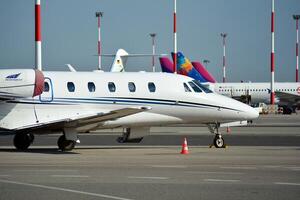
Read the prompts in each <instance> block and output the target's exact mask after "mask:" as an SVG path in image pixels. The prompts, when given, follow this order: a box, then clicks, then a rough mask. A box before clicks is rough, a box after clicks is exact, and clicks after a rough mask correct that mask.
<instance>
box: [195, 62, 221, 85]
mask: <svg viewBox="0 0 300 200" xmlns="http://www.w3.org/2000/svg"><path fill="white" fill-rule="evenodd" d="M192 65H193V66H194V68H195V69H196V70H197V71H198V72H199V73H200V74H201V75H202V77H203V78H204V79H205V80H206V81H207V82H210V83H216V82H217V81H216V79H215V78H214V77H213V76H212V75H211V74H210V73H209V72H208V71H207V70H206V69H205V67H203V65H202V64H201V63H200V62H192Z"/></svg>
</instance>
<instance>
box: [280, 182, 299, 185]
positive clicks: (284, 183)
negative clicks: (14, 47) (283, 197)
mask: <svg viewBox="0 0 300 200" xmlns="http://www.w3.org/2000/svg"><path fill="white" fill-rule="evenodd" d="M274 184H276V185H292V186H300V183H288V182H275V183H274Z"/></svg>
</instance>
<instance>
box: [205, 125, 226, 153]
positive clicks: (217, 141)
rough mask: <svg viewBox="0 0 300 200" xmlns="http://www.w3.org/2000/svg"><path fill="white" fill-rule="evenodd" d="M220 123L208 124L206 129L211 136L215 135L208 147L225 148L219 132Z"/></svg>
mask: <svg viewBox="0 0 300 200" xmlns="http://www.w3.org/2000/svg"><path fill="white" fill-rule="evenodd" d="M219 128H220V123H216V124H209V125H208V129H209V131H210V132H211V133H212V134H215V137H214V140H213V144H212V145H210V147H212V146H215V147H216V148H226V144H225V141H224V139H223V137H222V134H221V133H220V132H219Z"/></svg>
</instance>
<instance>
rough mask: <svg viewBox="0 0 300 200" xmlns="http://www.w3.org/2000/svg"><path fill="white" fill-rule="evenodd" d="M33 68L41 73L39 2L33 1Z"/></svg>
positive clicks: (37, 0)
mask: <svg viewBox="0 0 300 200" xmlns="http://www.w3.org/2000/svg"><path fill="white" fill-rule="evenodd" d="M35 68H36V69H38V70H40V71H42V32H41V0H35Z"/></svg>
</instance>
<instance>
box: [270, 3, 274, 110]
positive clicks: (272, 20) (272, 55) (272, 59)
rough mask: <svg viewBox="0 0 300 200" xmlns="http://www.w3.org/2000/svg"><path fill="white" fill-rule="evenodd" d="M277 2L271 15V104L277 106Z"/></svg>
mask: <svg viewBox="0 0 300 200" xmlns="http://www.w3.org/2000/svg"><path fill="white" fill-rule="evenodd" d="M274 22H275V1H274V0H272V14H271V95H270V103H271V104H272V105H274V104H275V88H274V83H275V73H274V70H275V26H274Z"/></svg>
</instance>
